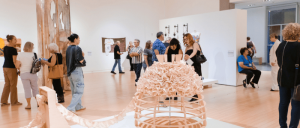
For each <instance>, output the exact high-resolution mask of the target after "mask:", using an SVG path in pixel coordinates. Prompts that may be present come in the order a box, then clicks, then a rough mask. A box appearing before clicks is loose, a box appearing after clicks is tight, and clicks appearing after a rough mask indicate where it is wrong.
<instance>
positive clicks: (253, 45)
mask: <svg viewBox="0 0 300 128" xmlns="http://www.w3.org/2000/svg"><path fill="white" fill-rule="evenodd" d="M247 48H250V49H251V50H252V51H251V52H252V56H254V54H256V52H257V51H256V47H255V44H254V42H253V41H251V38H250V37H247Z"/></svg>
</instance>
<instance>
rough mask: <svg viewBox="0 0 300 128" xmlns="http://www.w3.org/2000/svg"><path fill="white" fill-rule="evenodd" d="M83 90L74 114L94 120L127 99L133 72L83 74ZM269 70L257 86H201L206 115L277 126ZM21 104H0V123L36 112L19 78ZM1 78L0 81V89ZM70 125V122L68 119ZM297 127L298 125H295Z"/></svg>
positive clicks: (22, 120) (19, 122)
mask: <svg viewBox="0 0 300 128" xmlns="http://www.w3.org/2000/svg"><path fill="white" fill-rule="evenodd" d="M84 78H85V91H84V95H83V98H82V102H83V105H84V106H86V107H87V109H86V110H84V111H80V112H78V115H79V116H81V117H83V118H87V119H90V120H96V119H100V118H104V117H108V116H112V115H116V114H118V113H119V112H121V110H122V109H123V108H124V107H126V106H127V105H128V103H129V102H130V101H131V99H132V97H133V96H134V93H135V92H136V88H135V86H134V79H135V74H134V72H129V71H127V72H126V73H125V74H122V75H119V74H116V75H112V74H110V73H89V74H85V77H84ZM270 80H271V73H270V72H268V71H263V72H262V76H261V80H260V82H259V85H260V88H256V89H253V88H250V87H248V88H247V89H245V88H243V87H242V86H238V87H232V86H225V85H213V87H212V88H208V89H205V90H204V93H203V95H204V100H205V101H206V103H207V105H206V108H207V117H210V118H213V119H216V120H219V121H222V122H226V123H230V124H234V125H237V126H241V127H245V128H279V124H278V104H279V93H278V92H270V87H271V81H270ZM18 88H19V89H18V90H20V91H19V95H18V96H19V101H20V102H22V103H23V105H21V106H3V107H1V108H0V127H1V128H17V127H21V126H25V125H27V124H28V123H29V122H30V121H31V120H32V119H33V118H34V117H35V115H36V113H37V107H36V102H35V100H34V99H32V102H33V103H32V109H31V110H25V109H24V108H25V106H26V101H25V98H24V93H23V92H24V91H22V84H21V82H19V83H18ZM2 89H3V82H1V83H0V93H2ZM71 98H72V97H71V92H70V91H67V92H66V93H65V100H66V102H65V103H63V105H64V106H65V107H67V106H68V105H69V103H70V101H71ZM70 125H74V124H72V123H70ZM299 128H300V127H299Z"/></svg>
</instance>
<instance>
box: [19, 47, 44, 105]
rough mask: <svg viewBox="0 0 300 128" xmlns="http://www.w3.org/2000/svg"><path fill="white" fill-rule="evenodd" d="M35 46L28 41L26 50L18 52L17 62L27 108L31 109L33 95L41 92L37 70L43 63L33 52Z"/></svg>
mask: <svg viewBox="0 0 300 128" xmlns="http://www.w3.org/2000/svg"><path fill="white" fill-rule="evenodd" d="M33 47H34V45H33V43H31V42H26V43H25V45H24V48H23V51H24V52H21V53H19V54H18V57H17V64H16V68H17V69H19V71H20V76H21V80H22V83H23V87H24V92H25V98H26V101H27V106H26V107H25V109H31V103H30V101H31V97H35V96H36V95H37V94H39V88H38V83H37V82H38V76H37V72H38V71H39V69H40V67H41V65H40V61H38V57H37V55H36V53H34V52H33ZM31 92H32V93H31Z"/></svg>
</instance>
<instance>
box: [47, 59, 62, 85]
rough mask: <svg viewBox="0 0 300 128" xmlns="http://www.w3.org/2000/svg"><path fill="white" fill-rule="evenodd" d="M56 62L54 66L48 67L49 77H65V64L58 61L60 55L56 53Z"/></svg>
mask: <svg viewBox="0 0 300 128" xmlns="http://www.w3.org/2000/svg"><path fill="white" fill-rule="evenodd" d="M56 63H57V64H55V65H54V66H52V67H50V66H49V68H48V70H49V74H48V78H49V79H60V78H63V77H64V66H63V64H59V62H58V55H57V54H56Z"/></svg>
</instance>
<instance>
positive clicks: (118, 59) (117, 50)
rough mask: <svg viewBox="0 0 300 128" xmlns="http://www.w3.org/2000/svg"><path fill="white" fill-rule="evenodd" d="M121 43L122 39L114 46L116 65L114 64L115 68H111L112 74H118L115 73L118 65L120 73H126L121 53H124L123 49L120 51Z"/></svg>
mask: <svg viewBox="0 0 300 128" xmlns="http://www.w3.org/2000/svg"><path fill="white" fill-rule="evenodd" d="M120 44H121V43H120V41H117V44H116V46H115V48H114V58H115V64H114V66H113V68H112V70H111V73H112V74H116V73H115V68H116V66H117V65H118V67H119V73H120V74H124V73H125V72H122V68H121V55H122V54H123V53H121V51H120Z"/></svg>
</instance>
